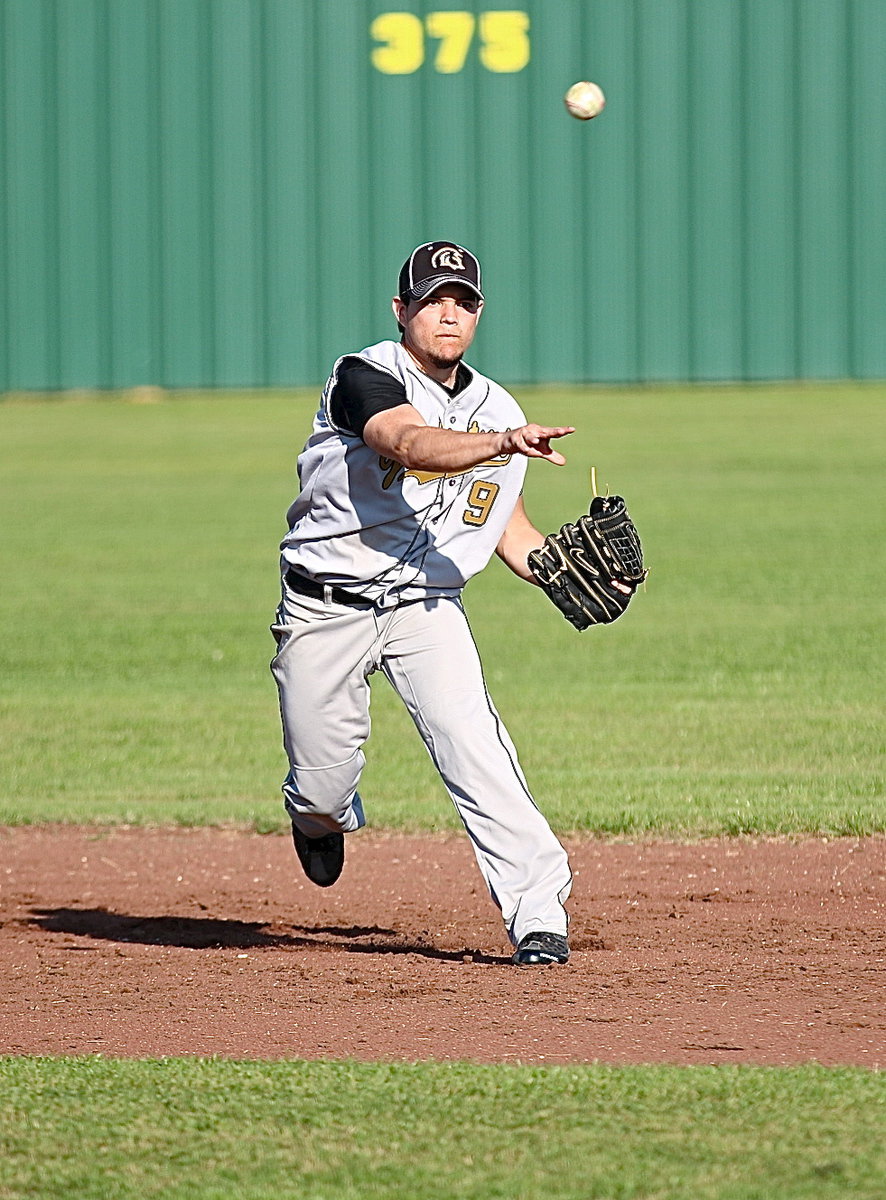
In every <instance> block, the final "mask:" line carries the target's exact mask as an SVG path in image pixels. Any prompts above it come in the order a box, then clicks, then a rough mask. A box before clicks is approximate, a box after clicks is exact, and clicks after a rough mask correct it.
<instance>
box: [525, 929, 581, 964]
mask: <svg viewBox="0 0 886 1200" xmlns="http://www.w3.org/2000/svg"><path fill="white" fill-rule="evenodd" d="M568 961H569V943H568V942H567V941H566V938H565V937H561V936H560V934H559V933H543V932H538V933H527V934H526V937H524V938H521V939H520V944H519V946H518V947H517V949H516V950H515V951H514V956H513V958H512V959H511V962H512V963H514V964H515V965H516V966H518V967H535V966H552V965H553V964H554V963H565V962H568Z"/></svg>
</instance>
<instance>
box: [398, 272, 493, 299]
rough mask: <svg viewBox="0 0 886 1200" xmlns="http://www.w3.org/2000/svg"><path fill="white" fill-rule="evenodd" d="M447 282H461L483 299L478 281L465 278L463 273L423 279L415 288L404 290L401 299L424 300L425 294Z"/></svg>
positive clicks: (434, 290)
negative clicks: (474, 281) (473, 281)
mask: <svg viewBox="0 0 886 1200" xmlns="http://www.w3.org/2000/svg"><path fill="white" fill-rule="evenodd" d="M445 283H460V284H461V285H462V287H466V288H469V289H470V290H471V291H472V292H473V293H474V295H475V296H477V297H478V298H479V299H480V300H482V299H483V293H482V292H481V291H480V289H479V288H478V287H477V285H476V283H472V282H471V280H470V279H465V277H464V276H463V275H434V276H433V277H432V278H431V279H423V280H422V281H421V283H418V284H416V285H415V287H414V288H410V289H409V291H408V292H404V293H403V295H402V296H401V299H403V300H423V299H424V298H425V296H429V295H430V294H431V292H436V291H437V289H438V288H441V287H442V286H443V285H444V284H445Z"/></svg>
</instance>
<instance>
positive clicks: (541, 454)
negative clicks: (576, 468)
mask: <svg viewBox="0 0 886 1200" xmlns="http://www.w3.org/2000/svg"><path fill="white" fill-rule="evenodd" d="M570 433H575V426H574V425H521V426H519V428H517V429H509V430H508V431H507V433H505V435H504V442H503V444H502V453H503V454H524V455H525V456H526V457H527V458H544V459H546V460H547V462H550V463H553V464H554V465H555V466H557V467H562V466H563V465H564V464H565V462H566V459H565V458H564V457H563V455H562V454H561V453H560V451H559V450H555V449H554V448H553V446H552V445H551V439H552V438H561V437H566V436H567V435H568V434H570Z"/></svg>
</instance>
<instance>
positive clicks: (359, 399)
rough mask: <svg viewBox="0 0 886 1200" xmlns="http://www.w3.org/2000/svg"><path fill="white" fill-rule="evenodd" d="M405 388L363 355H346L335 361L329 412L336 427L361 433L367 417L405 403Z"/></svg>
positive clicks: (360, 435) (358, 434)
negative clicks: (335, 374) (362, 356)
mask: <svg viewBox="0 0 886 1200" xmlns="http://www.w3.org/2000/svg"><path fill="white" fill-rule="evenodd" d="M408 403H409V401H408V400H407V399H406V388H405V387H404V386H403V384H402V383H401V382H400V381H399V379H395V378H394V377H393V376H392V375H390V374H389V373H388V372H387V371H384V370H381V369H380V368H378V367H373V366H370V365H369V363H367V362H366V360H365V359H363V358H358V357H357V356H356V355H348V356H347V357H345V358H343V359H342V361H341V362H340V363H339V367H338V375H337V377H336V381H335V387H334V388H333V390H332V395H331V396H330V398H329V414H330V416H331V417H332V420H333V422H334V423H335V425H337V426H338V428H339V429H346V430H348V431H349V432H350V433H355V434H357V436H358V437H362V436H363V429H364V427H365V425H366V422H367V421H368V420H369V418H370V417H374V416H375V414H376V413H380V412H384V411H385V409H387V408H398V407H399V405H401V404H408Z"/></svg>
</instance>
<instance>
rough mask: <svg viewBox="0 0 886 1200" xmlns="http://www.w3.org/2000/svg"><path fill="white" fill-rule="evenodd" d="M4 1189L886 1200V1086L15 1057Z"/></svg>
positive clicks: (8, 1085)
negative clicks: (884, 1197) (885, 1195)
mask: <svg viewBox="0 0 886 1200" xmlns="http://www.w3.org/2000/svg"><path fill="white" fill-rule="evenodd" d="M0 1081H2V1089H3V1096H4V1104H3V1106H2V1108H0V1133H2V1143H3V1154H2V1156H0V1196H3V1197H4V1198H5V1200H13V1198H15V1200H17V1198H18V1197H25V1196H39V1197H41V1198H43V1200H51V1198H54V1197H58V1198H60V1200H62V1198H63V1200H69V1198H70V1197H71V1196H76V1197H77V1198H78V1200H129V1198H130V1197H132V1198H136V1197H137V1198H138V1200H145V1197H160V1196H163V1197H175V1198H176V1200H220V1198H222V1197H224V1198H225V1200H230V1198H236V1200H266V1198H267V1197H269V1196H274V1197H299V1198H302V1200H351V1198H353V1200H357V1198H361V1200H362V1198H364V1197H366V1198H369V1197H374V1198H379V1200H381V1198H386V1197H391V1198H393V1197H398V1198H399V1197H410V1200H422V1198H425V1197H428V1198H430V1197H434V1198H438V1197H446V1198H447V1200H449V1198H453V1200H458V1198H468V1197H470V1198H476V1200H487V1198H493V1197H497V1198H502V1200H505V1198H506V1200H530V1198H531V1200H537V1198H538V1197H541V1196H544V1197H547V1198H551V1200H589V1198H591V1200H593V1198H600V1200H604V1198H605V1200H664V1198H667V1200H714V1198H716V1200H807V1198H808V1200H827V1198H829V1197H834V1198H835V1200H836V1198H837V1197H840V1198H841V1200H842V1198H843V1197H846V1196H852V1197H853V1198H854V1200H864V1198H870V1200H875V1198H876V1200H879V1198H880V1197H881V1196H882V1195H883V1193H884V1189H886V1149H884V1146H886V1139H884V1137H883V1132H884V1120H886V1080H884V1077H883V1076H882V1075H881V1074H877V1073H874V1072H865V1071H861V1070H849V1069H826V1068H823V1067H819V1066H815V1065H810V1066H803V1067H792V1068H785V1069H776V1068H772V1069H770V1068H765V1069H764V1068H741V1067H710V1068H708V1067H701V1068H699V1067H696V1068H678V1067H624V1068H617V1067H607V1066H590V1067H581V1068H565V1067H549V1068H540V1067H532V1068H529V1067H519V1066H477V1065H472V1064H461V1063H455V1064H394V1063H381V1064H365V1063H364V1064H358V1063H353V1062H335V1063H333V1062H319V1063H299V1062H276V1063H256V1062H223V1061H218V1060H198V1059H188V1060H175V1059H169V1060H162V1061H156V1060H155V1061H136V1062H133V1061H125V1060H104V1059H101V1058H72V1059H15V1058H3V1059H0Z"/></svg>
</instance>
